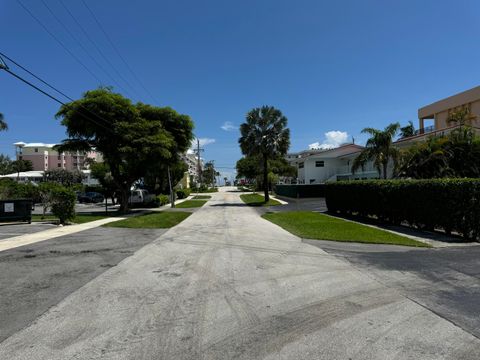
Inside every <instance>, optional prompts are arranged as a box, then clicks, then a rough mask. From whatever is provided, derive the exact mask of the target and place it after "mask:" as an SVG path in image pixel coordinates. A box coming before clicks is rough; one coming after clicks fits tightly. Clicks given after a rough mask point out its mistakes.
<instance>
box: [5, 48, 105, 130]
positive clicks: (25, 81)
mask: <svg viewBox="0 0 480 360" xmlns="http://www.w3.org/2000/svg"><path fill="white" fill-rule="evenodd" d="M0 56H3V57H5V58H6V59H7V60H9V61H11V62H12V63H14V64H15V65H17V66H18V67H20V68H21V69H22V70H24V71H26V72H27V73H28V74H30V75H32V76H33V77H34V78H36V79H37V80H39V81H41V82H42V83H43V84H45V85H47V86H48V87H49V88H51V89H53V90H55V91H56V92H58V93H59V94H61V95H63V96H65V97H66V98H67V99H69V100H71V101H74V100H73V99H72V98H71V97H70V96H68V95H66V94H65V93H63V92H62V91H60V90H58V89H57V88H56V87H54V86H53V85H50V84H49V83H48V82H46V81H45V80H43V79H42V78H40V77H39V76H37V75H35V74H34V73H33V72H31V71H30V70H28V69H26V68H25V67H23V66H22V65H20V64H18V63H17V62H15V61H14V60H12V59H11V58H10V57H8V56H6V55H4V54H3V53H0ZM0 70H5V71H6V72H7V73H9V74H10V75H12V76H14V77H15V78H17V79H18V80H20V81H22V82H23V83H25V84H27V85H28V86H30V87H32V88H34V89H35V90H37V91H39V92H40V93H42V94H43V95H45V96H47V97H49V98H50V99H52V100H53V101H55V102H57V103H59V104H61V105H66V104H65V103H64V102H63V101H61V100H59V99H58V98H56V97H55V96H53V95H51V94H49V93H47V92H46V91H44V90H42V89H40V88H39V87H38V86H36V85H34V84H32V83H31V82H29V81H28V80H26V79H24V78H22V77H21V76H20V75H18V74H16V73H14V72H13V71H11V70H10V69H9V67H8V66H7V65H6V64H5V63H4V65H1V64H0ZM80 107H81V108H82V109H84V110H86V111H88V112H89V113H90V114H92V115H93V116H95V117H97V118H99V119H100V120H103V121H104V122H105V125H104V124H102V123H101V122H98V121H97V120H94V119H93V118H91V117H89V116H86V115H85V114H82V116H84V117H85V118H86V119H87V120H89V121H91V122H93V123H94V124H97V125H98V126H100V127H103V128H104V129H106V130H107V131H109V132H111V133H112V134H114V132H113V131H112V129H111V128H110V127H108V126H107V125H108V123H109V122H108V120H106V119H105V118H103V117H101V116H99V115H97V114H95V113H94V112H92V111H91V110H90V109H88V108H87V107H85V106H83V105H81V104H80Z"/></svg>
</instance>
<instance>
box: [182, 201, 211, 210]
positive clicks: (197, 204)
mask: <svg viewBox="0 0 480 360" xmlns="http://www.w3.org/2000/svg"><path fill="white" fill-rule="evenodd" d="M206 202H207V201H206V200H187V201H184V202H182V203H180V204H176V205H175V207H176V208H179V209H187V208H197V207H202V206H203V205H205V203H206Z"/></svg>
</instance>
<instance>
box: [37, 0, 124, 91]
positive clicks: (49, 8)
mask: <svg viewBox="0 0 480 360" xmlns="http://www.w3.org/2000/svg"><path fill="white" fill-rule="evenodd" d="M41 1H42V4H43V5H44V6H45V7H46V8H47V10H48V12H49V13H50V14H51V15H52V16H53V17H54V18H55V20H56V21H57V22H58V23H59V24H60V25H61V26H62V27H63V29H64V30H65V31H66V32H67V34H68V35H70V37H71V38H72V39H73V40H74V41H75V42H76V43H77V44H78V45H79V46H80V48H81V49H82V50H83V51H84V52H85V54H87V56H88V57H89V58H90V59H91V60H92V61H93V62H94V63H95V64H96V65H97V66H98V67H99V69H100V70H101V71H102V72H103V73H105V74H106V75H107V77H108V78H109V79H110V80H111V81H113V82H114V83H115V84H116V85H117V86H118V87H119V88H120V89H122V90H123V91H125V92H126V94H127V95H128V97H131V95H130V94H129V92H128V91H127V90H125V89H124V88H123V87H122V86H121V85H120V84H119V83H118V82H117V81H116V80H115V79H114V78H113V77H112V75H110V73H109V72H107V71H106V70H105V68H104V67H103V66H102V64H100V63H99V62H98V61H97V59H95V57H93V56H92V55H91V54H90V52H89V51H88V50H87V49H86V48H85V46H84V45H83V43H82V42H81V41H80V40H79V39H78V38H77V37H76V36H75V35H74V34H73V33H72V32H71V31H70V29H69V28H68V27H67V26H66V25H65V23H64V22H63V21H62V20H60V18H59V17H58V16H57V15H55V13H54V12H53V10H52V8H51V7H50V6H48V4H47V3H46V2H45V0H41Z"/></svg>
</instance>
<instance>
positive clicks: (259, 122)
mask: <svg viewBox="0 0 480 360" xmlns="http://www.w3.org/2000/svg"><path fill="white" fill-rule="evenodd" d="M240 134H241V136H240V139H238V142H239V144H240V148H241V150H242V153H243V154H244V155H246V156H260V157H261V159H262V163H263V190H264V192H265V202H268V201H269V200H270V197H269V194H268V160H269V159H273V158H276V157H278V156H283V155H285V154H286V153H287V151H288V148H289V147H290V130H289V129H288V128H287V118H286V117H285V116H283V115H282V112H281V111H280V110H278V109H275V108H274V107H273V106H262V107H261V108H255V109H252V110H250V111H249V112H248V113H247V117H246V122H245V123H243V124H242V125H240Z"/></svg>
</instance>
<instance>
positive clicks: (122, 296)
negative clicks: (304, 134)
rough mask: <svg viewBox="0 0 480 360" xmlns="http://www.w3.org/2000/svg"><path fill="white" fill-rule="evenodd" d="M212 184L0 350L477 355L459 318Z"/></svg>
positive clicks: (75, 355)
mask: <svg viewBox="0 0 480 360" xmlns="http://www.w3.org/2000/svg"><path fill="white" fill-rule="evenodd" d="M222 190H226V191H224V192H220V193H218V194H212V195H213V197H212V200H211V201H209V202H208V203H207V204H206V205H205V206H204V207H202V208H201V209H199V210H198V211H196V212H195V213H194V214H193V215H191V216H190V217H189V218H187V219H186V220H185V221H184V222H182V223H181V224H179V225H178V226H176V227H174V228H172V229H170V230H169V231H167V232H166V233H164V234H163V235H162V236H160V237H159V238H158V239H157V240H155V241H153V242H151V243H149V244H147V245H145V246H144V247H142V248H141V249H139V250H138V251H136V252H135V253H134V254H133V255H131V256H129V257H126V258H125V259H123V260H122V261H121V262H119V263H118V264H117V265H116V266H112V267H110V268H109V269H108V270H106V271H105V272H103V273H101V274H100V275H98V276H96V277H95V278H93V279H92V280H91V281H88V282H87V283H85V284H84V285H83V286H82V287H80V288H78V289H77V290H76V291H73V292H72V293H70V294H69V295H68V296H66V297H64V298H63V300H61V301H59V302H58V303H57V304H56V305H54V306H52V307H51V308H50V309H49V310H48V311H46V312H45V313H44V314H43V315H42V316H40V317H38V318H37V319H35V320H34V321H33V322H31V323H30V324H29V325H27V326H25V327H24V328H23V329H22V330H19V331H16V332H14V333H13V334H11V335H10V336H9V337H8V338H6V339H5V340H4V341H3V342H2V343H1V344H0V354H1V356H2V357H3V358H5V359H62V360H63V359H100V358H101V359H169V360H170V359H233V358H235V359H379V360H380V359H381V360H384V359H432V360H433V359H479V358H480V340H479V338H478V336H477V335H476V334H475V333H474V332H473V331H470V330H469V329H468V328H467V327H463V326H462V325H461V324H455V323H454V322H452V321H451V320H449V319H448V318H446V317H444V316H442V315H441V314H437V313H436V312H435V311H432V309H429V308H428V306H425V305H424V304H422V303H420V302H418V301H416V300H415V299H413V298H411V297H409V296H408V295H406V294H405V293H404V292H403V291H402V289H401V288H398V287H395V286H390V285H389V284H388V283H385V282H383V281H379V279H378V277H377V276H376V275H375V274H374V275H372V274H371V273H369V271H368V269H365V268H362V267H359V266H357V265H356V264H355V263H354V262H350V261H349V260H348V258H345V257H342V256H336V255H335V254H333V253H329V252H327V251H324V250H323V249H321V248H319V247H317V246H312V245H311V244H307V243H303V242H302V241H301V239H299V238H297V237H295V236H293V235H291V234H290V233H288V232H286V231H284V230H283V229H281V228H279V227H277V226H276V225H273V224H271V223H269V222H267V221H266V220H263V219H262V218H261V217H259V215H258V213H257V211H256V210H255V209H254V208H251V207H247V206H244V205H243V204H242V203H241V201H240V199H239V195H238V193H235V192H231V193H230V192H228V190H229V189H228V188H227V189H222ZM80 234H81V233H80ZM77 236H78V235H77ZM46 243H48V241H46V242H44V243H42V245H45V244H46ZM44 249H45V250H46V248H44ZM17 251H18V250H17ZM467 251H468V250H467ZM337 255H338V254H337ZM32 271H33V269H32ZM381 271H386V272H388V271H389V270H388V267H387V268H385V269H382V270H381ZM405 271H406V272H408V270H405ZM412 276H413V275H412ZM2 281H3V280H2ZM453 281H455V279H454V280H453ZM11 311H12V312H16V309H15V307H14V306H12V308H11ZM0 326H2V325H1V323H0Z"/></svg>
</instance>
